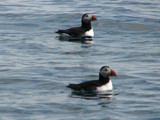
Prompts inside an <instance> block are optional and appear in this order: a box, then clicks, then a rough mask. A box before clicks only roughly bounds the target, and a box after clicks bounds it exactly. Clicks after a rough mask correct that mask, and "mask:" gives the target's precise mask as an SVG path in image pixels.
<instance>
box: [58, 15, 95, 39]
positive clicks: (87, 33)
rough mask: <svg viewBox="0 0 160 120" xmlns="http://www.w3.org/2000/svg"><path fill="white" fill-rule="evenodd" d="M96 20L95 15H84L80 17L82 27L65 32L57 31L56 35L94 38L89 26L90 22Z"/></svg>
mask: <svg viewBox="0 0 160 120" xmlns="http://www.w3.org/2000/svg"><path fill="white" fill-rule="evenodd" d="M95 20H97V18H96V16H95V15H92V14H89V13H86V14H84V15H83V16H82V20H81V22H82V25H81V26H80V27H73V28H69V29H66V30H58V31H56V33H58V34H62V33H65V34H68V35H69V36H72V37H77V36H78V37H79V36H82V37H93V36H94V31H93V28H92V25H91V21H95Z"/></svg>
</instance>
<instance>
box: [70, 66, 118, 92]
mask: <svg viewBox="0 0 160 120" xmlns="http://www.w3.org/2000/svg"><path fill="white" fill-rule="evenodd" d="M110 76H112V77H114V76H117V74H116V72H115V71H114V70H113V69H112V68H110V67H109V66H103V67H101V69H100V71H99V79H98V80H92V81H87V82H82V83H79V84H69V85H67V87H68V88H70V89H72V90H73V91H79V92H105V91H112V90H113V85H112V81H111V79H110Z"/></svg>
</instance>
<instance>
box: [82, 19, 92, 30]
mask: <svg viewBox="0 0 160 120" xmlns="http://www.w3.org/2000/svg"><path fill="white" fill-rule="evenodd" d="M81 27H82V28H84V29H86V30H87V31H88V30H90V29H91V28H92V25H91V22H89V23H85V22H83V21H82V26H81Z"/></svg>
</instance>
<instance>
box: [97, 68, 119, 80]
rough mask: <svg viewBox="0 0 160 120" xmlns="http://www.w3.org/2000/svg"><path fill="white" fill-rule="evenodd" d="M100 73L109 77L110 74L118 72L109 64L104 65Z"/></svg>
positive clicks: (113, 74)
mask: <svg viewBox="0 0 160 120" xmlns="http://www.w3.org/2000/svg"><path fill="white" fill-rule="evenodd" d="M99 74H100V75H102V76H103V77H105V78H106V77H109V76H117V74H116V72H115V71H114V70H113V69H112V68H110V67H108V66H103V67H102V68H101V69H100V72H99Z"/></svg>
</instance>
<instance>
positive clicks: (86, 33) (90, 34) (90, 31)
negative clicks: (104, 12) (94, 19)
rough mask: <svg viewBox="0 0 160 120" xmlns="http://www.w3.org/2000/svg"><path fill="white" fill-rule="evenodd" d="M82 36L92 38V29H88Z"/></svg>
mask: <svg viewBox="0 0 160 120" xmlns="http://www.w3.org/2000/svg"><path fill="white" fill-rule="evenodd" d="M84 36H90V37H93V36H94V31H93V28H92V29H90V30H89V31H86V32H85V33H84Z"/></svg>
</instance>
